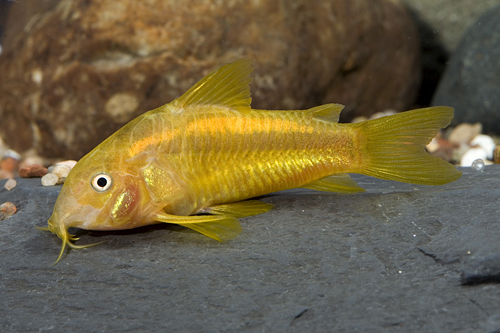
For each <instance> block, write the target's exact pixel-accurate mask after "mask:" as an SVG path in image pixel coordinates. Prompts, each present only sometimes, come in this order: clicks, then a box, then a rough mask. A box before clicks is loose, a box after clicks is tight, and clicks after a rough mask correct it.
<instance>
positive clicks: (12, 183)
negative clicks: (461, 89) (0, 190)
mask: <svg viewBox="0 0 500 333" xmlns="http://www.w3.org/2000/svg"><path fill="white" fill-rule="evenodd" d="M16 186H17V182H16V180H15V179H14V178H9V179H8V180H7V181H6V182H5V185H4V186H3V187H5V189H6V190H7V191H10V190H12V189H13V188H14V187H16Z"/></svg>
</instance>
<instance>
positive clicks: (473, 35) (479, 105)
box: [432, 6, 500, 134]
mask: <svg viewBox="0 0 500 333" xmlns="http://www.w3.org/2000/svg"><path fill="white" fill-rule="evenodd" d="M499 59H500V6H497V7H495V8H493V9H491V10H490V11H488V12H487V13H486V14H484V15H482V16H481V17H480V18H479V19H478V20H477V21H476V23H475V24H474V25H473V26H472V27H471V28H470V29H469V31H468V32H467V33H466V35H465V37H464V39H463V40H462V42H461V44H460V46H459V47H458V48H457V50H456V51H455V53H454V54H453V55H452V57H451V60H450V62H449V64H448V67H447V69H446V71H445V73H444V75H443V77H442V80H441V82H440V84H439V86H438V89H437V91H436V95H435V97H434V100H433V103H432V104H433V105H449V106H453V107H454V108H455V118H454V119H453V123H452V124H455V125H456V124H459V123H462V122H468V123H476V122H481V123H482V124H483V130H484V131H485V132H486V133H496V134H500V84H499V82H500V81H499V80H500V79H499V78H500V61H499Z"/></svg>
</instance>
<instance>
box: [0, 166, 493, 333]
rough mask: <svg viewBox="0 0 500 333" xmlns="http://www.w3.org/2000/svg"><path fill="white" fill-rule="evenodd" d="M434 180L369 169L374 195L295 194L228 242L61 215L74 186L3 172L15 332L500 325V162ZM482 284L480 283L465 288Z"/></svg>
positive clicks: (3, 224) (8, 301)
mask: <svg viewBox="0 0 500 333" xmlns="http://www.w3.org/2000/svg"><path fill="white" fill-rule="evenodd" d="M463 171H464V175H463V176H462V178H461V179H459V180H458V181H456V182H454V183H451V184H447V185H445V186H438V187H428V186H416V185H411V184H402V183H396V182H391V181H383V180H378V179H374V178H370V177H364V176H357V175H356V176H355V179H356V180H357V181H358V182H359V184H360V185H361V186H363V187H365V188H366V189H367V192H366V193H362V194H355V195H338V194H330V193H322V192H314V191H308V190H288V191H283V192H279V193H276V194H273V195H268V196H265V197H263V198H261V199H260V200H262V201H265V202H270V203H273V204H275V206H276V207H275V209H273V210H272V211H270V212H269V213H266V214H262V215H258V216H253V217H248V218H244V219H242V225H243V229H244V230H243V233H242V234H241V236H240V237H238V238H236V239H234V240H232V241H229V242H226V243H218V242H216V241H213V240H211V239H209V238H207V237H204V236H202V235H200V234H197V233H195V232H191V231H189V230H187V229H184V228H181V227H178V226H174V225H157V226H150V227H144V228H139V229H135V230H130V231H120V232H92V231H91V232H89V231H78V230H76V231H77V233H78V234H79V235H80V236H81V239H80V240H79V241H78V242H77V244H86V243H96V242H99V241H106V242H105V243H103V244H101V245H98V246H95V247H91V248H88V249H84V250H77V251H75V250H70V251H67V252H66V253H65V254H64V256H63V258H62V260H61V262H59V263H58V264H57V265H55V266H53V265H52V263H53V262H54V260H55V259H56V258H57V255H58V253H59V249H60V245H61V242H60V240H59V239H58V238H57V237H56V236H55V235H53V234H50V233H48V232H42V231H39V230H36V229H35V228H34V226H35V225H37V226H44V225H46V221H47V219H48V218H49V216H50V214H51V211H52V209H53V206H54V202H55V199H56V197H57V194H58V192H59V190H60V186H55V187H42V186H41V185H40V179H18V186H17V187H16V188H14V189H13V190H11V191H7V190H5V189H4V188H3V185H4V183H5V181H0V203H2V202H5V201H11V202H13V203H14V204H16V206H17V207H18V209H19V211H18V213H17V214H16V215H14V216H12V217H11V218H9V219H6V220H3V221H0V248H1V255H0V299H1V301H0V313H2V315H1V316H0V331H2V332H19V331H23V332H34V331H53V332H61V331H73V332H90V331H93V332H95V331H106V332H111V331H120V332H122V331H144V332H147V331H169V332H220V331H221V332H232V331H259V332H284V331H290V332H366V331H370V332H378V331H391V332H393V331H394V332H412V331H413V332H473V331H480V332H498V331H500V283H498V282H499V280H498V278H496V277H495V276H496V273H495V272H498V258H500V246H499V245H498V240H499V239H500V220H499V216H500V205H499V204H498V198H499V196H500V166H498V165H494V166H487V167H486V168H485V170H484V172H477V171H473V170H470V169H463ZM464 284H466V285H464Z"/></svg>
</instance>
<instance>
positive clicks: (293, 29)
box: [0, 0, 419, 159]
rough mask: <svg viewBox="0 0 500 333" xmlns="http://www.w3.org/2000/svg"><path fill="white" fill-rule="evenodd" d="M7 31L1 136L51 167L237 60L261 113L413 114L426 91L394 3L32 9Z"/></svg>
mask: <svg viewBox="0 0 500 333" xmlns="http://www.w3.org/2000/svg"><path fill="white" fill-rule="evenodd" d="M42 3H43V5H41V4H42ZM5 31H6V34H7V36H6V38H5V40H4V52H3V54H2V55H1V56H0V72H1V73H2V85H1V86H0V119H2V123H4V124H8V126H1V127H0V135H1V136H2V137H3V138H4V140H5V141H6V143H8V144H9V145H11V146H12V148H14V149H17V150H20V151H22V150H25V149H28V148H30V147H35V148H36V150H37V151H38V152H39V153H40V154H41V155H43V156H48V157H65V158H72V159H75V158H79V157H81V156H82V155H84V154H85V153H86V152H88V151H89V150H90V149H91V148H93V147H94V146H95V145H97V144H98V143H99V142H101V141H102V140H103V139H104V138H106V137H107V136H108V135H110V134H111V133H112V132H113V131H115V130H117V129H118V128H120V127H121V126H122V125H123V124H124V123H125V122H127V121H128V120H130V119H132V118H134V117H135V116H137V115H139V114H141V113H142V112H144V111H146V110H149V109H152V108H155V107H158V106H160V105H162V104H164V103H166V102H169V101H171V100H172V99H174V98H176V97H178V96H179V95H181V94H182V93H183V92H184V91H185V90H187V89H188V88H189V87H190V86H191V85H192V84H194V83H195V82H196V81H197V80H198V79H200V78H201V77H202V76H203V75H205V74H207V73H208V72H209V71H210V70H212V69H214V68H216V67H218V66H219V65H221V64H223V63H227V62H230V61H233V60H235V59H237V58H241V57H248V58H252V59H255V64H254V67H255V69H256V71H255V75H254V81H253V83H252V92H253V106H254V107H255V108H267V109H291V108H305V107H310V106H314V105H318V104H320V103H327V102H338V103H343V104H345V105H346V106H347V107H346V110H345V112H344V113H343V120H349V119H351V118H353V117H354V116H358V115H368V114H371V113H374V112H376V111H381V110H384V109H387V108H392V109H396V110H403V109H405V108H408V107H409V106H410V105H411V104H412V102H413V101H414V97H415V92H416V90H415V89H416V88H417V86H418V81H419V78H418V72H419V69H418V58H419V49H418V38H417V34H416V30H415V28H414V25H413V22H412V21H411V19H410V18H409V16H408V15H407V13H406V11H405V9H404V7H403V6H402V5H401V4H400V3H399V2H398V1H392V0H359V1H351V0H342V1H341V0H338V1H318V2H311V1H307V0H297V1H285V2H278V1H271V0H265V1H258V2H255V1H244V0H236V1H231V2H224V1H222V2H221V1H204V2H199V1H194V0H188V1H182V2H181V1H173V0H166V1H160V0H156V1H149V2H148V3H147V4H146V3H144V2H142V1H132V0H124V1H106V2H98V1H83V0H75V1H68V0H63V1H59V0H57V1H56V0H47V1H43V2H38V1H35V0H27V1H22V2H21V1H19V2H15V3H13V5H12V6H11V10H10V17H9V21H8V23H7V26H6V30H5Z"/></svg>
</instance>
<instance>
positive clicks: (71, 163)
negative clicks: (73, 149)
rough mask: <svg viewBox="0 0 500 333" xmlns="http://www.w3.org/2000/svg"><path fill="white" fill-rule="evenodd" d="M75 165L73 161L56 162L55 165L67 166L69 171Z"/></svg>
mask: <svg viewBox="0 0 500 333" xmlns="http://www.w3.org/2000/svg"><path fill="white" fill-rule="evenodd" d="M76 163H77V162H76V161H75V160H67V161H61V162H57V163H56V165H58V164H62V165H67V166H69V168H70V169H73V167H74V166H75V164H76Z"/></svg>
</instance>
